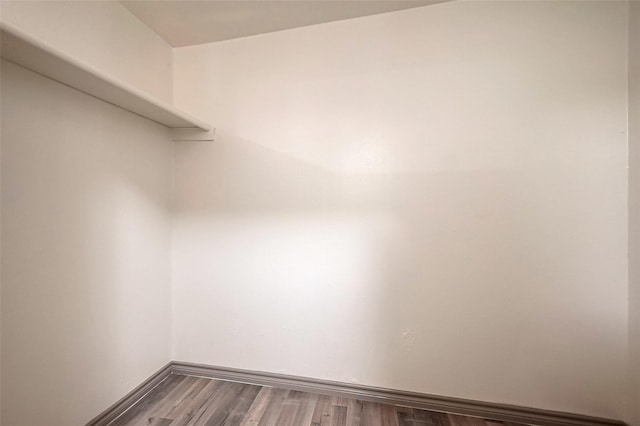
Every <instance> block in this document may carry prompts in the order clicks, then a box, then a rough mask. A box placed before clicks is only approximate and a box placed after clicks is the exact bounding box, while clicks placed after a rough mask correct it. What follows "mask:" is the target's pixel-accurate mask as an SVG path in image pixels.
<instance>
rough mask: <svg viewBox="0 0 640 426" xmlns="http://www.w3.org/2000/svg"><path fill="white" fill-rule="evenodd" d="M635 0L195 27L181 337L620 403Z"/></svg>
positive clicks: (252, 356)
mask: <svg viewBox="0 0 640 426" xmlns="http://www.w3.org/2000/svg"><path fill="white" fill-rule="evenodd" d="M626 22H627V6H626V4H625V3H624V2H451V3H444V4H439V5H434V6H429V7H425V8H419V9H413V10H410V11H403V12H397V13H391V14H386V15H380V16H375V17H367V18H360V19H354V20H350V21H343V22H337V23H331V24H324V25H318V26H314V27H307V28H301V29H296V30H290V31H283V32H279V33H273V34H267V35H262V36H256V37H249V38H244V39H238V40H233V41H227V42H221V43H216V44H208V45H201V46H192V47H186V48H180V49H176V50H175V55H174V77H175V78H174V99H175V102H176V106H178V107H180V108H184V109H186V110H188V111H192V112H193V113H194V114H198V115H199V116H202V117H204V118H206V119H208V120H210V121H211V122H214V123H216V127H217V129H218V134H217V140H216V142H214V143H185V144H179V145H176V158H175V195H174V196H175V209H176V211H175V215H174V230H173V233H174V234H173V235H174V238H173V268H174V270H173V289H174V293H173V297H174V300H173V309H174V311H173V315H174V322H173V324H174V341H173V342H174V344H173V353H174V358H175V359H178V360H184V361H192V362H202V363H209V364H215V365H223V366H230V367H240V368H247V369H253V370H263V371H271V372H282V373H287V374H294V375H301V376H310V377H317V378H324V379H333V380H339V381H347V382H355V383H363V384H367V385H375V386H383V387H390V388H398V389H405V390H411V391H419V392H427V393H433V394H441V395H450V396H456V397H464V398H471V399H477V400H485V401H496V402H503V403H511V404H518V405H525V406H533V407H539V408H545V409H553V410H561V411H569V412H575V413H583V414H588V415H596V416H604V417H610V418H616V419H621V418H623V416H624V407H625V393H626V387H625V380H626V354H627V343H628V339H627V260H626V259H627V226H626V223H627V201H626V200H627V170H626V167H627V164H626V162H627V156H626V152H627V151H626V143H627V138H626V124H627V112H626V108H627V105H626V96H627V94H626V91H627V64H626V55H627V52H626V44H627V43H626V40H627V33H626V25H627V24H626Z"/></svg>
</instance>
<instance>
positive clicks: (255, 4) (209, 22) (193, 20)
mask: <svg viewBox="0 0 640 426" xmlns="http://www.w3.org/2000/svg"><path fill="white" fill-rule="evenodd" d="M442 1H444V0H408V1H405V0H373V1H370V0H348V1H343V0H320V1H318V0H310V1H307V0H286V1H270V0H261V1H244V0H235V1H234V0H227V1H218V0H215V1H211V0H210V1H191V0H170V1H148V0H138V1H121V2H120V3H122V4H123V5H124V7H126V8H127V9H129V11H131V13H133V14H134V15H136V16H137V17H138V18H139V19H140V20H141V21H142V22H144V23H145V24H146V25H147V26H149V27H150V28H151V29H152V30H153V31H155V32H156V33H158V34H159V35H160V36H161V37H162V38H163V39H165V40H166V41H167V42H168V43H169V44H170V45H171V46H173V47H181V46H189V45H192V44H201V43H210V42H214V41H221V40H228V39H232V38H238V37H246V36H250V35H256V34H263V33H269V32H273V31H279V30H285V29H289V28H296V27H304V26H307V25H314V24H320V23H324V22H331V21H339V20H342V19H349V18H356V17H360V16H367V15H376V14H379V13H386V12H393V11H396V10H402V9H410V8H413V7H420V6H426V5H429V4H433V3H440V2H442Z"/></svg>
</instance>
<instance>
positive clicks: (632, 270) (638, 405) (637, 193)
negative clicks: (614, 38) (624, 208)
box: [627, 1, 640, 426]
mask: <svg viewBox="0 0 640 426" xmlns="http://www.w3.org/2000/svg"><path fill="white" fill-rule="evenodd" d="M629 4H630V15H629V385H630V389H629V414H628V418H627V422H628V423H629V424H630V425H632V426H640V3H638V2H635V1H632V2H630V3H629Z"/></svg>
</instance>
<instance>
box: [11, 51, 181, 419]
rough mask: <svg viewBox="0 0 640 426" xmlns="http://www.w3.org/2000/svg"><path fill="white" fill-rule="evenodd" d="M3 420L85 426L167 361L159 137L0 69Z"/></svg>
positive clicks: (166, 176)
mask: <svg viewBox="0 0 640 426" xmlns="http://www.w3.org/2000/svg"><path fill="white" fill-rule="evenodd" d="M1 117H2V122H1V127H2V134H1V136H2V191H1V192H2V340H3V342H2V396H3V407H2V422H3V424H5V425H11V426H33V425H45V424H46V425H52V426H58V425H59V426H68V425H80V424H85V423H86V422H87V421H89V420H90V419H91V418H93V417H94V416H96V415H97V414H99V413H100V412H101V411H102V410H104V409H106V408H107V407H109V406H110V405H111V404H113V403H114V402H116V401H117V400H118V399H120V398H121V397H122V396H124V395H125V394H126V393H127V392H129V391H130V390H132V389H133V388H134V387H135V386H137V385H138V384H140V383H141V382H142V381H144V380H145V379H146V378H148V377H149V376H150V375H151V374H153V373H154V372H155V371H157V370H158V369H159V368H161V367H162V366H163V365H165V364H166V363H167V362H169V361H170V359H171V331H170V330H171V272H170V270H171V267H170V265H171V258H170V256H171V255H170V244H171V229H170V200H171V179H172V177H171V176H172V173H171V168H172V150H173V143H172V142H171V140H170V136H169V133H168V130H167V128H165V127H163V126H160V125H158V124H156V123H153V122H151V121H149V120H146V119H143V118H141V117H139V116H136V115H134V114H131V113H129V112H127V111H125V110H122V109H120V108H117V107H115V106H112V105H110V104H107V103H105V102H103V101H100V100H98V99H95V98H93V97H91V96H88V95H85V94H83V93H81V92H78V91H76V90H73V89H70V88H69V87H67V86H64V85H61V84H59V83H56V82H54V81H52V80H49V79H47V78H44V77H42V76H39V75H37V74H34V73H32V72H30V71H27V70H25V69H24V68H21V67H19V66H17V65H14V64H12V63H9V62H6V61H3V62H2V110H1Z"/></svg>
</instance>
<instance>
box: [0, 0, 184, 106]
mask: <svg viewBox="0 0 640 426" xmlns="http://www.w3.org/2000/svg"><path fill="white" fill-rule="evenodd" d="M0 17H1V19H2V21H5V22H7V23H10V24H13V25H15V26H18V27H20V28H21V29H23V30H24V31H26V32H28V33H30V34H32V35H33V36H35V37H38V38H40V39H42V40H44V41H46V42H47V43H50V44H52V45H53V46H55V47H57V48H58V49H60V50H62V51H64V52H66V53H68V54H70V55H71V56H73V57H75V58H77V59H79V60H82V61H84V62H86V63H87V64H89V65H92V66H93V67H96V68H98V69H100V70H103V71H105V72H107V73H109V74H111V75H112V76H114V77H116V78H118V79H120V80H122V81H124V82H126V83H129V84H131V85H133V86H134V87H136V88H138V89H141V90H144V91H146V92H148V93H149V94H152V95H154V96H156V97H157V98H158V99H161V100H164V101H166V102H169V103H171V102H172V87H171V83H172V49H171V47H170V46H169V45H168V44H167V43H166V42H165V41H164V40H163V39H162V38H160V36H158V35H157V34H156V33H154V32H153V31H151V30H150V29H149V28H148V27H147V26H145V25H144V24H143V23H142V22H140V21H139V20H138V18H136V17H135V16H134V15H133V14H131V13H130V12H129V11H128V10H127V9H126V8H125V7H124V6H122V5H121V4H120V3H118V2H116V1H24V0H21V1H7V0H2V2H0Z"/></svg>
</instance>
